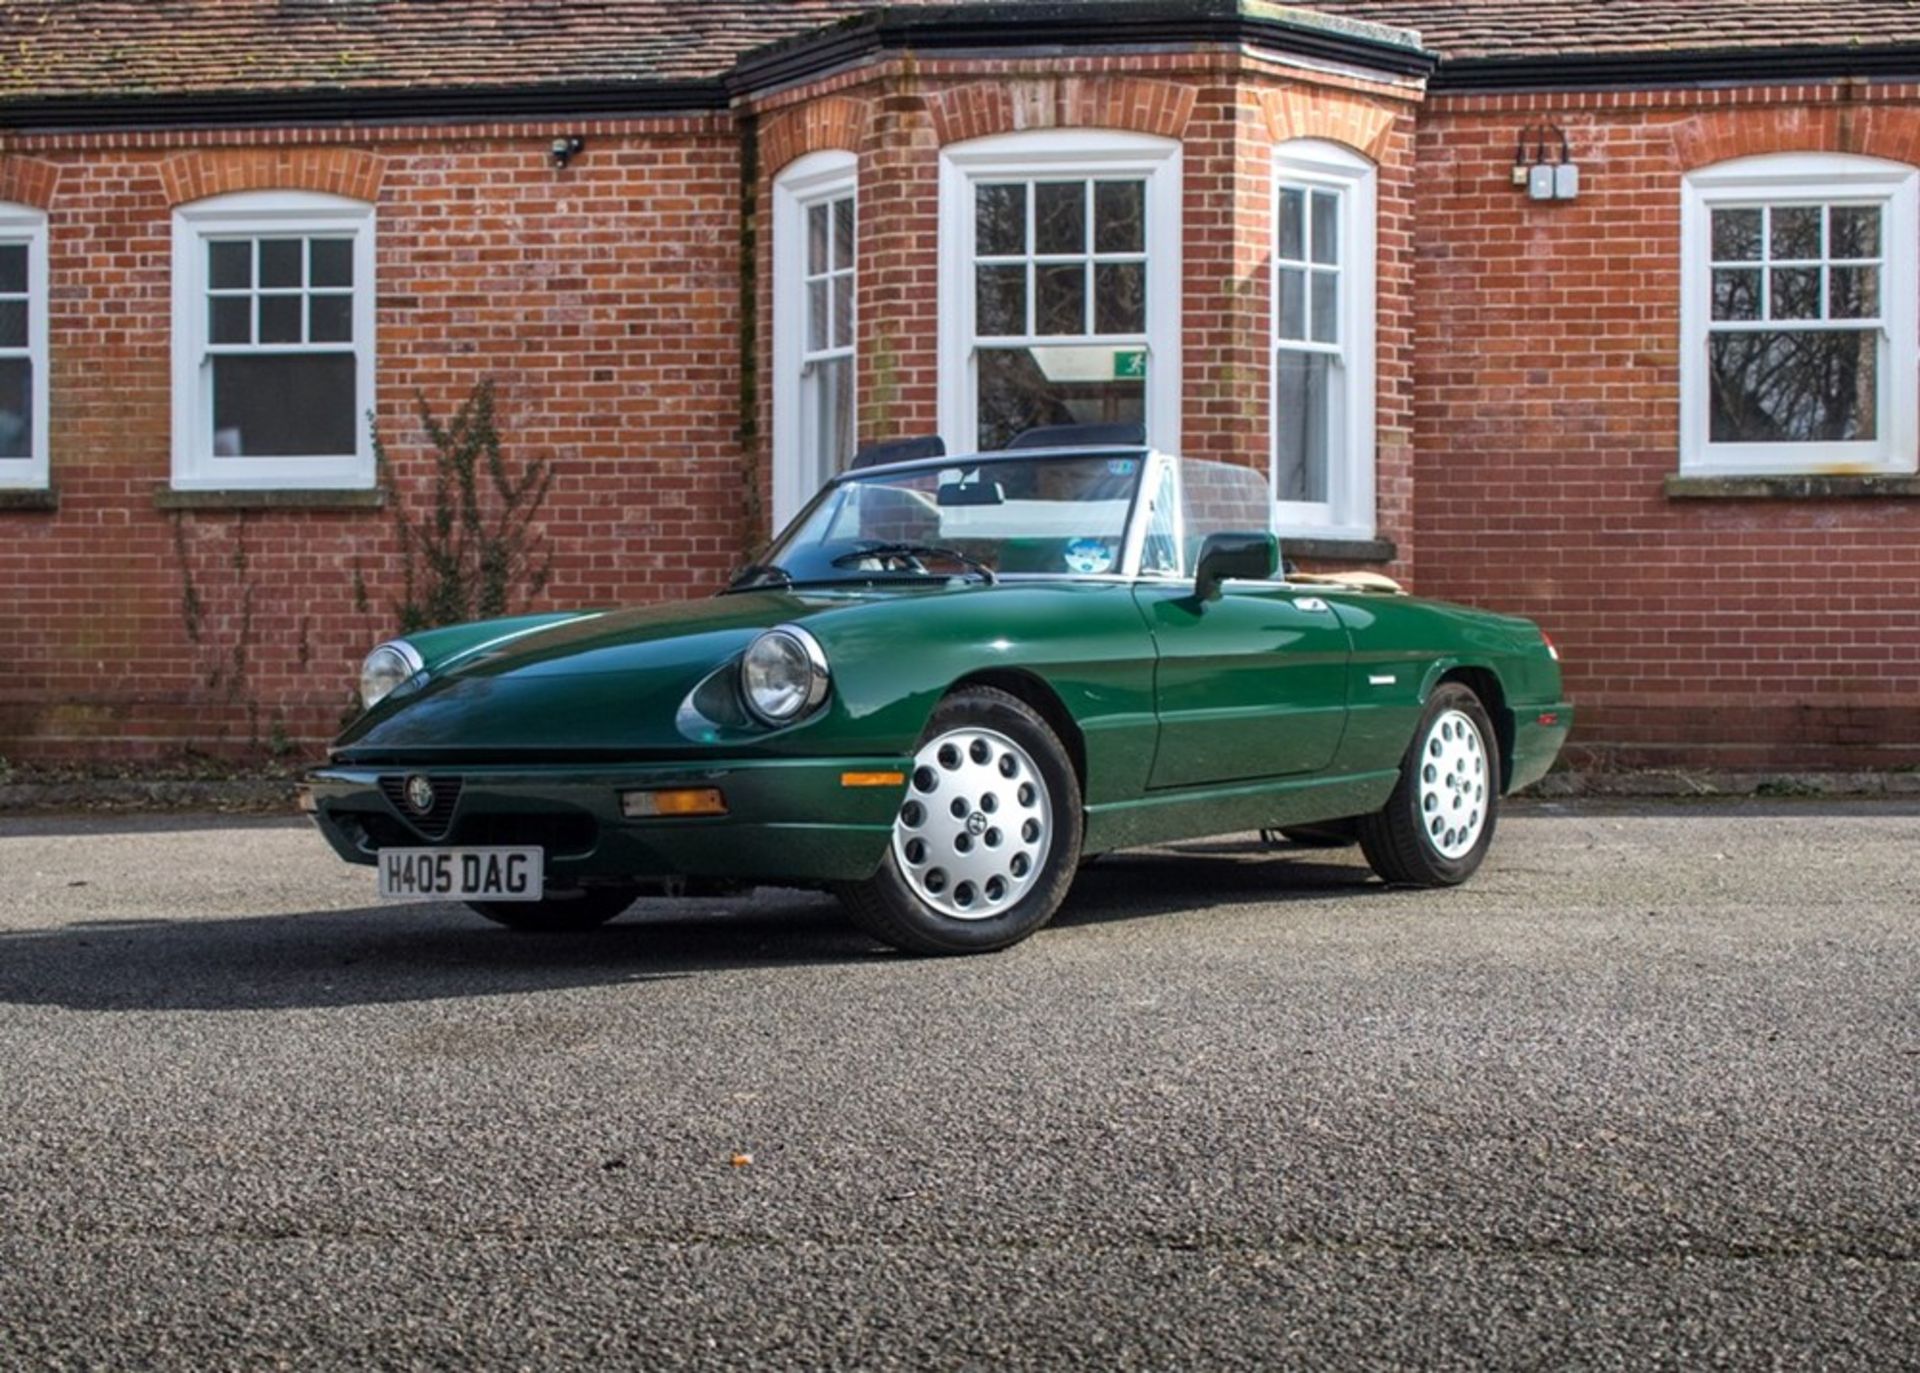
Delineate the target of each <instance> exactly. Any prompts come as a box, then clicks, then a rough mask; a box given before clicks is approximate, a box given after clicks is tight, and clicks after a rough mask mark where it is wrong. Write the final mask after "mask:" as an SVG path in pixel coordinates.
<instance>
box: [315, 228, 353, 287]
mask: <svg viewBox="0 0 1920 1373" xmlns="http://www.w3.org/2000/svg"><path fill="white" fill-rule="evenodd" d="M307 251H308V252H309V253H311V254H312V256H311V258H309V260H308V266H309V268H310V271H311V276H310V278H309V281H310V284H311V285H314V286H351V285H353V242H352V240H351V239H345V238H316V239H314V240H313V241H312V242H311V243H310V244H309V245H308V248H307Z"/></svg>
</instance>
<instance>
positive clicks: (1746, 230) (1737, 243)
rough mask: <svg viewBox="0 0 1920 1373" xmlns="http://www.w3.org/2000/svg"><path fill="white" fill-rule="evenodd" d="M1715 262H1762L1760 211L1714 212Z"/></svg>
mask: <svg viewBox="0 0 1920 1373" xmlns="http://www.w3.org/2000/svg"><path fill="white" fill-rule="evenodd" d="M1713 260H1714V261H1715V262H1758V261H1759V260H1760V211H1758V210H1715V211H1714V212H1713Z"/></svg>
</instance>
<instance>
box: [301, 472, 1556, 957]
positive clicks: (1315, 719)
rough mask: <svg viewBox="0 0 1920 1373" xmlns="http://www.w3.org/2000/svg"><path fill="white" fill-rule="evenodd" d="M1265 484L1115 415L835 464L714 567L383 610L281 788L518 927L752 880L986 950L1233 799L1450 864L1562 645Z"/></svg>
mask: <svg viewBox="0 0 1920 1373" xmlns="http://www.w3.org/2000/svg"><path fill="white" fill-rule="evenodd" d="M1272 510H1273V504H1272V500H1271V496H1270V493H1269V490H1268V486H1267V482H1266V479H1265V477H1264V476H1263V474H1261V473H1258V472H1256V471H1253V470H1250V469H1247V468H1243V467H1239V466H1235V465H1231V464H1225V463H1218V462H1204V461H1196V460H1191V459H1182V458H1179V457H1176V456H1173V455H1169V454H1166V453H1161V452H1157V451H1154V450H1152V449H1149V448H1144V447H1135V446H1131V445H1116V446H1111V447H1107V446H1097V445H1096V446H1085V445H1082V446H1077V447H1072V448H1054V449H1026V450H1014V451H1009V452H1004V453H985V454H978V455H973V456H965V457H955V456H947V455H938V456H934V457H930V458H923V459H919V460H908V461H897V462H891V463H881V464H879V465H873V466H867V467H863V468H859V469H857V470H855V471H852V472H849V473H847V474H845V475H842V476H840V477H838V478H836V479H834V480H833V481H831V482H829V483H828V484H827V485H826V486H825V487H824V488H823V489H822V490H821V491H820V492H819V494H818V495H817V496H816V497H815V498H814V499H813V501H812V502H811V503H810V504H809V505H808V506H807V507H806V508H805V509H804V510H803V511H802V512H801V513H800V515H799V516H798V517H797V518H796V519H795V520H794V521H793V523H792V524H791V525H790V526H789V527H788V528H787V529H786V531H785V532H784V533H783V534H782V535H780V537H779V538H778V539H776V540H775V541H774V543H773V544H772V545H770V546H769V548H768V549H767V551H766V552H764V553H763V554H761V555H760V556H759V557H758V559H757V560H756V561H755V562H754V563H753V564H752V565H750V566H748V567H746V568H745V569H744V570H743V571H741V572H740V574H739V575H738V576H737V577H736V578H735V579H734V580H733V582H732V584H731V585H730V586H728V587H727V588H726V589H725V590H724V591H722V592H720V593H719V594H718V595H716V596H713V597H710V598H707V599H703V600H697V601H691V602H687V603H682V604H668V605H655V606H646V607H641V608H634V609H622V610H595V611H580V612H575V613H563V614H544V615H527V616H519V617H516V618H512V619H502V620H490V621H487V622H484V623H475V624H462V625H454V626H449V627H446V628H441V629H433V630H429V631H426V632H423V633H417V634H411V635H408V636H407V637H406V638H403V639H395V640H392V641H390V642H387V643H383V644H380V645H379V646H378V647H376V648H375V649H374V650H373V651H372V653H371V654H370V655H369V656H368V657H367V660H366V663H365V665H364V668H363V671H362V673H361V679H360V692H361V701H362V703H363V705H364V707H365V709H364V713H363V714H361V715H360V716H359V718H358V719H357V720H355V721H354V723H353V724H352V725H350V726H349V727H348V728H347V730H346V732H345V733H344V734H343V735H341V737H340V738H339V739H338V740H337V741H336V742H335V744H334V746H333V748H332V750H331V753H330V757H329V761H328V763H327V764H326V765H325V766H323V767H320V768H319V769H317V770H316V771H314V772H313V773H312V774H311V775H310V776H309V778H308V780H307V785H306V788H305V791H304V794H303V805H304V806H305V807H306V808H307V809H308V810H309V811H310V812H311V813H312V815H313V817H314V819H315V820H316V821H317V822H318V824H319V827H320V829H321V831H322V832H323V833H324V835H325V836H326V838H327V840H328V841H329V842H330V843H331V844H332V846H333V847H334V849H335V850H336V851H337V852H338V853H339V854H340V856H341V857H342V858H344V859H346V860H347V861H349V862H352V863H362V864H368V865H372V866H374V867H375V868H376V869H377V873H378V889H379V891H380V893H381V894H382V896H384V897H387V898H396V899H407V898H412V899H426V900H443V901H461V902H465V903H467V904H468V905H470V906H471V907H472V908H473V909H474V910H475V911H477V912H478V913H479V914H480V915H483V916H485V917H487V918H489V919H491V920H494V921H497V922H499V923H501V924H503V925H507V926H510V927H512V928H514V929H517V930H529V931H552V930H580V929H586V928H590V927H593V926H596V925H599V924H601V923H602V922H604V921H606V920H609V919H611V918H612V917H613V916H615V915H617V914H619V913H620V912H621V911H623V910H624V909H626V908H627V907H628V906H629V905H630V904H632V903H633V902H634V900H635V899H636V898H637V897H639V896H641V895H643V894H645V893H647V892H659V891H663V890H665V891H672V890H702V889H708V888H711V887H714V886H716V885H736V886H750V885H757V884H777V885H787V886H807V887H819V888H825V889H828V890H831V891H834V892H836V893H838V894H839V896H840V897H841V898H842V900H843V902H844V904H845V907H846V909H847V911H848V913H849V915H850V916H851V917H852V919H853V920H854V921H855V922H856V923H857V924H858V925H860V926H861V927H862V928H864V929H865V930H866V931H868V932H869V933H871V934H872V935H874V936H875V937H877V938H878V939H880V940H882V941H884V942H886V943H888V944H891V945H893V946H895V947H898V948H901V949H905V950H910V951H914V952H918V953H967V952H978V951H984V950H990V949H999V948H1003V947H1005V946H1007V945H1009V944H1012V943H1014V942H1016V941H1018V940H1020V939H1023V938H1025V937H1026V936H1028V935H1030V934H1032V933H1033V932H1034V931H1035V930H1038V929H1039V928H1041V927H1042V926H1043V925H1045V924H1046V923H1047V921H1048V919H1049V918H1050V917H1051V916H1052V915H1053V914H1054V912H1055V911H1056V910H1057V909H1058V908H1059V906H1060V903H1061V901H1062V899H1063V898H1064V897H1065V896H1066V894H1067V891H1068V888H1069V887H1070V886H1071V885H1072V883H1073V881H1074V877H1075V874H1076V873H1077V871H1078V870H1079V868H1080V866H1081V865H1082V863H1083V862H1084V861H1086V860H1087V859H1088V858H1089V857H1091V856H1094V855H1098V854H1100V853H1103V852H1106V851H1108V850H1113V849H1119V848H1123V847H1127V846H1132V845H1140V844H1153V843H1163V842H1166V841H1171V840H1179V839H1186V838H1193V837H1199V836H1204V835H1212V834H1220V833H1227V832H1237V831H1244V830H1253V829H1265V830H1279V831H1281V832H1283V833H1285V834H1288V835H1291V836H1294V837H1296V838H1299V839H1301V840H1302V841H1307V842H1315V843H1335V844H1337V843H1358V845H1359V846H1360V848H1361V850H1362V851H1363V853H1364V855H1365V858H1366V860H1367V862H1368V863H1369V864H1370V865H1371V866H1372V868H1373V869H1374V871H1375V872H1377V873H1378V874H1379V876H1380V877H1381V878H1383V879H1384V880H1385V881H1387V882H1389V883H1394V884H1404V885H1413V886H1441V885H1449V884H1453V883H1458V882H1462V881H1465V880H1466V879H1467V878H1468V877H1469V876H1471V875H1472V873H1473V872H1474V871H1475V870H1476V869H1477V868H1478V867H1479V866H1480V864H1481V861H1482V859H1483V858H1484V857H1485V856H1486V853H1487V849H1488V845H1489V844H1490V843H1491V842H1492V840H1493V836H1494V830H1495V825H1496V822H1497V821H1498V819H1499V816H1500V806H1501V799H1502V797H1503V795H1505V794H1507V793H1510V792H1511V791H1512V790H1514V789H1515V788H1518V787H1522V786H1525V785H1527V784H1528V783H1530V782H1533V781H1535V780H1536V779H1538V778H1539V777H1540V776H1541V775H1542V774H1544V773H1545V772H1546V771H1547V769H1548V767H1549V766H1550V764H1551V763H1552V762H1553V759H1554V757H1555V756H1556V754H1557V753H1558V751H1559V749H1560V747H1561V744H1562V742H1563V741H1564V740H1565V738H1566V734H1567V730H1568V728H1569V726H1570V724H1571V722H1572V708H1571V707H1570V706H1569V705H1568V703H1567V702H1566V701H1565V700H1564V699H1562V696H1563V693H1562V687H1561V679H1560V667H1559V662H1558V655H1557V653H1556V652H1555V650H1554V647H1553V645H1552V644H1551V642H1550V641H1549V640H1548V639H1547V638H1546V636H1545V635H1543V634H1542V633H1541V631H1540V630H1539V629H1538V628H1537V627H1536V626H1535V625H1534V624H1532V623H1531V622H1529V621H1527V620H1524V619H1518V618H1514V617H1511V616H1505V615H1497V614H1491V613H1488V612H1486V611H1482V610H1475V609H1469V608H1467V607H1463V606H1459V605H1451V604H1444V603H1440V602H1434V601H1427V600H1420V599H1417V598H1414V597H1411V596H1407V595H1404V594H1401V593H1400V591H1399V589H1398V588H1397V587H1396V586H1394V585H1393V584H1392V583H1390V582H1387V581H1386V579H1384V578H1378V577H1373V578H1360V579H1357V580H1356V579H1347V578H1341V577H1337V576H1335V577H1307V576H1303V575H1300V574H1297V573H1293V572H1291V571H1290V570H1288V569H1286V568H1285V567H1284V565H1283V563H1282V560H1281V548H1280V544H1279V541H1278V539H1277V538H1276V537H1275V535H1274V533H1273V530H1272Z"/></svg>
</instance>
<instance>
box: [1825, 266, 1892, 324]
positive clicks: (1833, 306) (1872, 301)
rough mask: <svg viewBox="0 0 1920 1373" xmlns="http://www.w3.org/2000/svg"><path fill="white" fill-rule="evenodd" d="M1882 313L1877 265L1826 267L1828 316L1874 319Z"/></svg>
mask: <svg viewBox="0 0 1920 1373" xmlns="http://www.w3.org/2000/svg"><path fill="white" fill-rule="evenodd" d="M1879 313H1880V269H1879V268H1878V267H1830V268H1828V269H1827V318H1829V319H1872V318H1874V317H1875V316H1877V315H1878V314H1879Z"/></svg>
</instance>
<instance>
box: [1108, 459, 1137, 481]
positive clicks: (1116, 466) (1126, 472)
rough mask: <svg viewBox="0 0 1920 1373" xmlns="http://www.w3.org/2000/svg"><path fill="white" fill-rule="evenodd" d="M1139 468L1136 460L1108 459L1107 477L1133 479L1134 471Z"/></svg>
mask: <svg viewBox="0 0 1920 1373" xmlns="http://www.w3.org/2000/svg"><path fill="white" fill-rule="evenodd" d="M1137 466H1139V460H1138V459H1136V458H1108V459H1107V475H1108V476H1110V477H1131V476H1132V475H1133V469H1134V468H1135V467H1137Z"/></svg>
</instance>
